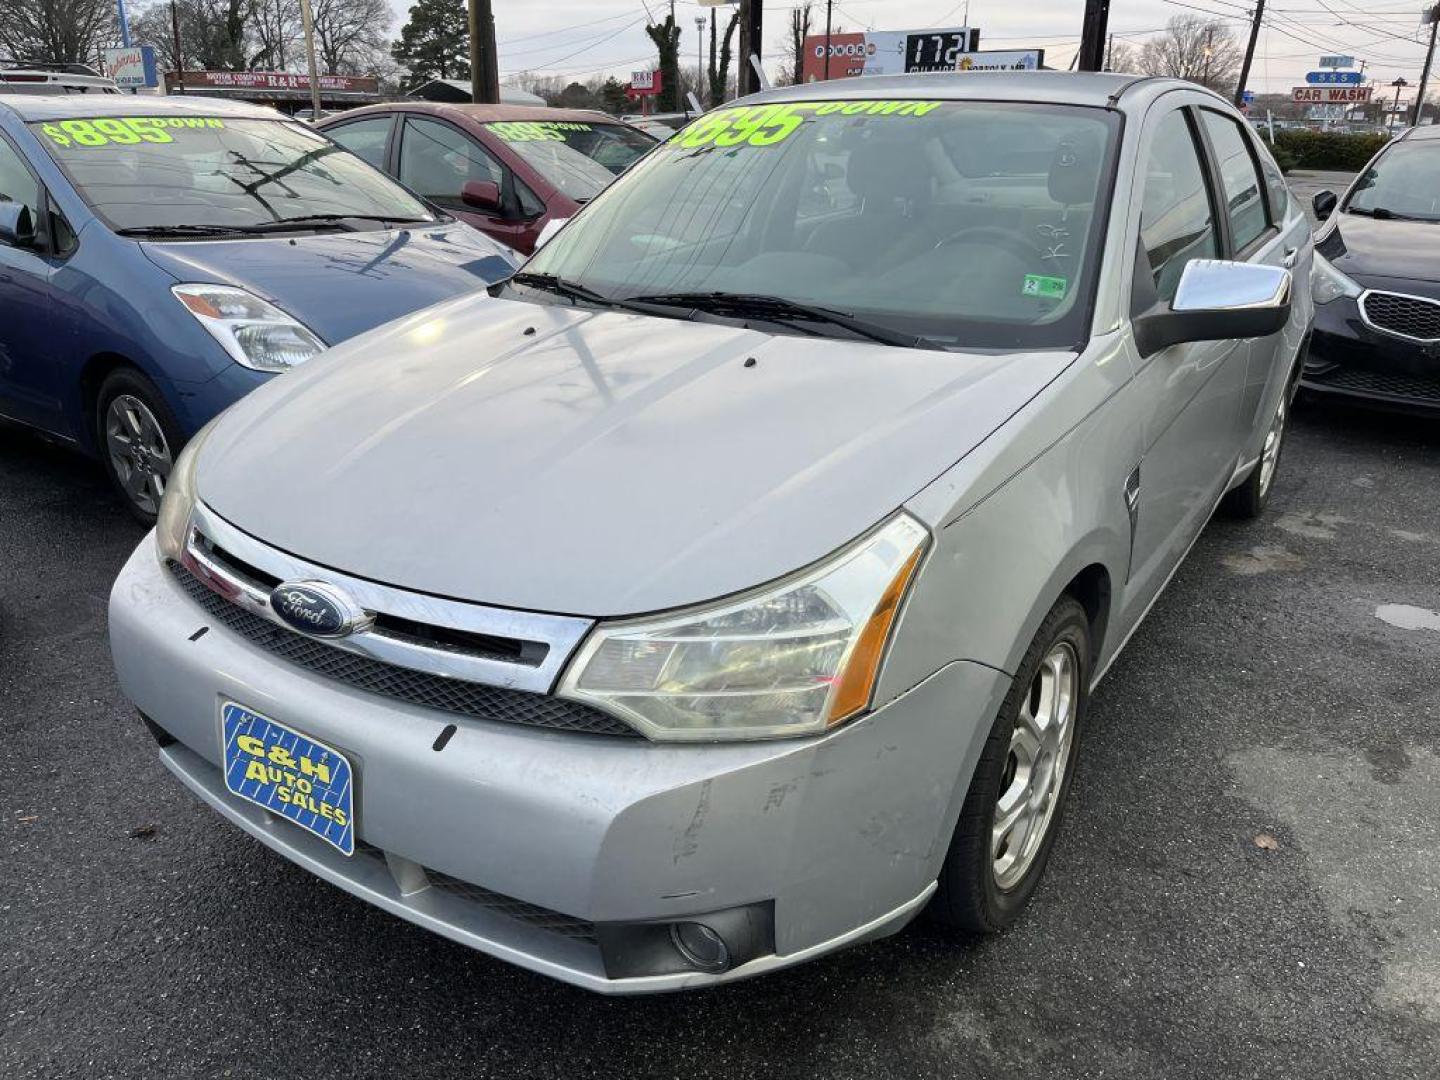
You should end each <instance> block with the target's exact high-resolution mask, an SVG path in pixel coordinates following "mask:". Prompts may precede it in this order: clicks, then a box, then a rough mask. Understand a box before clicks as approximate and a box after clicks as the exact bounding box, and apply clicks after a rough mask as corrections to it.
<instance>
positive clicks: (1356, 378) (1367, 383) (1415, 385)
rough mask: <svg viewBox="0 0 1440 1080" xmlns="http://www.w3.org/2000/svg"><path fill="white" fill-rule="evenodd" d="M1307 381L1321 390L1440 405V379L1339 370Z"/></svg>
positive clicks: (1351, 368)
mask: <svg viewBox="0 0 1440 1080" xmlns="http://www.w3.org/2000/svg"><path fill="white" fill-rule="evenodd" d="M1305 377H1306V379H1307V380H1308V381H1310V382H1313V383H1315V384H1316V385H1318V386H1323V387H1326V388H1329V389H1334V390H1340V391H1344V392H1347V393H1352V394H1379V395H1383V396H1386V397H1394V398H1404V399H1405V400H1407V401H1421V402H1425V403H1427V404H1435V405H1440V376H1435V375H1406V374H1403V373H1398V372H1390V371H1371V370H1369V369H1367V368H1357V367H1335V368H1331V369H1330V370H1329V371H1326V372H1324V373H1315V374H1310V373H1307V374H1306V376H1305Z"/></svg>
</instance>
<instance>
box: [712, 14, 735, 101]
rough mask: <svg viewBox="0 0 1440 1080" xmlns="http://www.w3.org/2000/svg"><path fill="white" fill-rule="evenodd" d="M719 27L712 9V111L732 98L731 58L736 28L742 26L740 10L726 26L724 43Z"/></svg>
mask: <svg viewBox="0 0 1440 1080" xmlns="http://www.w3.org/2000/svg"><path fill="white" fill-rule="evenodd" d="M718 25H719V24H718V23H717V22H716V20H715V11H714V9H713V8H712V9H711V11H710V71H709V72H708V76H709V81H710V107H711V108H712V109H713V108H714V107H715V106H717V105H720V104H722V103H724V102H725V101H728V100H729V98H730V58H731V55H732V53H731V49H732V43H733V42H734V40H735V28H736V27H737V26H739V25H740V12H739V10H738V9H737V10H735V11H734V12H733V13H732V14H731V15H730V22H729V23H728V24H726V26H725V37H724V40H723V42H722V41H721V40H720V35H719V31H718V30H717V29H716V28H717V27H718ZM717 47H718V52H717Z"/></svg>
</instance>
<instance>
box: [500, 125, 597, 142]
mask: <svg viewBox="0 0 1440 1080" xmlns="http://www.w3.org/2000/svg"><path fill="white" fill-rule="evenodd" d="M485 126H486V127H487V128H488V129H489V130H491V131H493V132H494V133H495V134H496V135H497V136H498V137H499V138H501V139H504V140H505V141H506V142H541V141H546V140H548V141H551V142H564V141H565V132H567V131H593V130H594V129H593V128H592V127H591V126H590V125H589V124H582V123H577V122H576V121H573V120H513V121H504V122H501V123H497V124H486V125H485Z"/></svg>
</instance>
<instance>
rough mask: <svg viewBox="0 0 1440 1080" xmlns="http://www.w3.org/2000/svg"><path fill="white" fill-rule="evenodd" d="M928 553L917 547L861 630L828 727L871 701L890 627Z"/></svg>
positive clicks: (853, 713) (846, 666) (836, 697)
mask: <svg viewBox="0 0 1440 1080" xmlns="http://www.w3.org/2000/svg"><path fill="white" fill-rule="evenodd" d="M924 553H925V549H924V548H923V547H918V548H916V549H915V551H914V553H913V554H912V555H911V556H910V558H909V559H907V560H906V561H905V565H904V566H902V567H900V571H899V573H897V574H896V575H895V579H894V580H893V581H891V582H890V587H889V588H888V589H886V590H885V595H883V596H882V597H880V603H878V604H876V605H875V611H874V612H873V613H872V614H871V616H870V618H869V620H868V621H867V622H866V623H865V629H863V630H862V631H860V637H859V638H858V639H856V642H855V647H854V648H853V649H852V650H851V651H850V658H849V660H847V661H846V663H845V669H844V670H843V671H842V672H841V673H840V679H839V682H838V684H837V685H836V687H835V697H834V698H833V699H832V700H831V703H830V716H829V718H828V719H827V720H826V722H825V726H826V727H834V726H835V725H836V724H839V723H841V722H842V721H844V720H848V719H849V718H850V717H852V716H854V715H855V714H856V713H858V712H860V711H861V710H862V709H864V708H865V707H866V706H867V705H869V704H870V691H872V690H873V689H874V688H875V676H876V675H877V674H878V673H879V671H880V658H881V657H882V656H884V655H885V643H886V642H887V641H888V640H889V639H890V627H891V626H892V625H893V624H894V622H895V615H896V614H897V613H898V612H899V610H900V601H901V600H902V599H903V598H904V596H905V590H906V588H907V587H908V586H909V584H910V579H911V577H913V576H914V574H915V567H917V566H918V565H919V564H920V556H921V555H923V554H924Z"/></svg>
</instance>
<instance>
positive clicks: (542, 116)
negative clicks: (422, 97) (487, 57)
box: [323, 100, 623, 126]
mask: <svg viewBox="0 0 1440 1080" xmlns="http://www.w3.org/2000/svg"><path fill="white" fill-rule="evenodd" d="M397 111H403V112H417V113H429V114H431V115H435V116H451V117H456V118H464V119H466V120H470V121H473V122H475V123H477V124H489V123H494V122H496V121H513V120H568V121H571V122H574V123H585V124H621V123H623V121H621V120H617V119H616V118H615V117H613V116H611V115H610V114H609V113H603V112H601V111H599V110H598V109H552V108H550V107H549V106H548V105H468V104H452V103H450V102H445V101H418V100H406V101H390V102H386V103H384V104H381V105H366V106H364V107H363V108H359V109H347V110H346V111H345V112H344V113H343V114H337V115H336V116H334V117H329V116H327V117H325V120H326V121H327V124H326V125H323V126H328V122H332V121H334V120H338V119H339V117H340V116H342V115H343V116H344V117H345V119H347V120H349V119H352V118H353V117H355V116H360V115H366V116H369V115H373V114H375V113H387V112H397Z"/></svg>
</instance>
